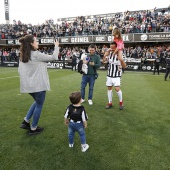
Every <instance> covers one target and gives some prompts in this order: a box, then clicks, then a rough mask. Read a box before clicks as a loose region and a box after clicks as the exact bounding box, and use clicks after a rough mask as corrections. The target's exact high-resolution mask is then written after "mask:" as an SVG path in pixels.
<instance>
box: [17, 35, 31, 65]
mask: <svg viewBox="0 0 170 170" xmlns="http://www.w3.org/2000/svg"><path fill="white" fill-rule="evenodd" d="M19 42H20V43H21V47H20V60H21V61H22V62H23V63H27V62H28V61H29V60H30V58H31V50H34V48H33V46H32V45H31V43H33V42H34V36H33V35H26V36H24V37H21V38H20V39H19Z"/></svg>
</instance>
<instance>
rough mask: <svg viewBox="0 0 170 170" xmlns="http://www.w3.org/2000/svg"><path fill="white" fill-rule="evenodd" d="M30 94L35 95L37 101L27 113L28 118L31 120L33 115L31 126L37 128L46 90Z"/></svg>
mask: <svg viewBox="0 0 170 170" xmlns="http://www.w3.org/2000/svg"><path fill="white" fill-rule="evenodd" d="M29 94H30V95H31V96H32V97H33V99H34V100H35V102H34V103H33V104H32V105H31V107H30V109H29V111H28V113H27V115H26V120H30V119H31V117H32V116H33V120H32V125H31V127H32V128H36V127H37V125H38V121H39V118H40V115H41V111H42V107H43V103H44V101H45V94H46V91H41V92H36V93H29Z"/></svg>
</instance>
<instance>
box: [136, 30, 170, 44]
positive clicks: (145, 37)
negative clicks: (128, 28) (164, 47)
mask: <svg viewBox="0 0 170 170" xmlns="http://www.w3.org/2000/svg"><path fill="white" fill-rule="evenodd" d="M161 41H170V33H168V32H167V33H163V32H162V33H156V32H155V33H149V34H134V42H161Z"/></svg>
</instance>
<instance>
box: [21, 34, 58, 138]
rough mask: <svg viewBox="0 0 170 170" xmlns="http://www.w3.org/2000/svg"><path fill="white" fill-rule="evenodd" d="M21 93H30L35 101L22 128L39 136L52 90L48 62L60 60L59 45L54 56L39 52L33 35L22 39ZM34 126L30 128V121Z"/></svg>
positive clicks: (30, 133) (56, 42)
mask: <svg viewBox="0 0 170 170" xmlns="http://www.w3.org/2000/svg"><path fill="white" fill-rule="evenodd" d="M19 41H20V43H21V47H20V60H19V68H18V71H19V76H20V92H21V93H28V94H30V95H31V96H32V98H33V99H34V103H33V104H32V105H31V106H30V108H29V110H28V112H27V114H26V116H25V118H24V121H23V122H22V124H21V126H20V128H23V129H29V130H30V131H29V135H34V134H39V133H41V132H42V131H43V130H44V128H42V127H38V122H39V118H40V115H41V112H42V108H43V104H44V101H45V96H46V91H47V90H50V83H49V76H48V72H47V63H46V62H47V61H53V60H57V59H58V53H59V47H58V46H59V43H58V41H54V45H55V48H54V52H53V55H48V54H44V53H41V52H39V51H38V50H37V49H38V42H37V39H36V38H35V37H34V36H33V35H26V36H25V37H22V38H20V40H19ZM31 118H32V124H31V126H30V119H31Z"/></svg>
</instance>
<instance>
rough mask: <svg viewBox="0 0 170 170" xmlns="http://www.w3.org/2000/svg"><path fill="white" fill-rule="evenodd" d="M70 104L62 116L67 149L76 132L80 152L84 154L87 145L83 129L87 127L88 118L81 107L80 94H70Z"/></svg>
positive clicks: (70, 145) (72, 141) (72, 142)
mask: <svg viewBox="0 0 170 170" xmlns="http://www.w3.org/2000/svg"><path fill="white" fill-rule="evenodd" d="M69 98H70V101H71V103H72V104H70V105H69V106H68V107H67V109H66V112H65V114H64V122H65V125H68V138H69V147H73V145H74V134H75V132H78V134H79V136H80V141H81V150H82V152H86V150H87V149H88V148H89V145H88V144H86V134H85V129H84V128H86V127H87V119H88V116H87V114H86V111H85V108H84V106H81V93H80V92H74V93H71V94H70V97H69Z"/></svg>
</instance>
